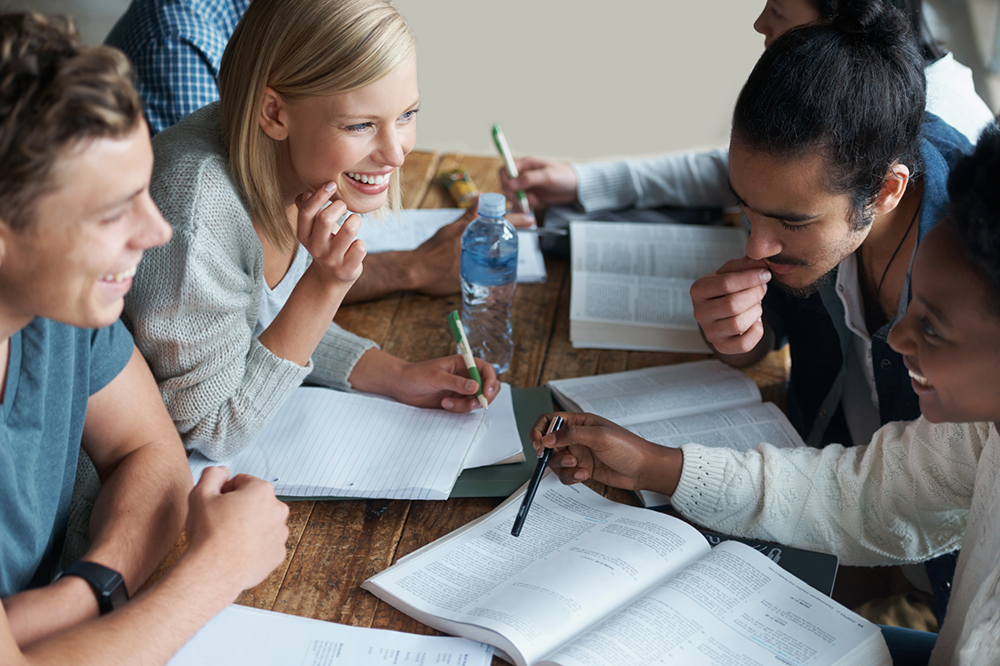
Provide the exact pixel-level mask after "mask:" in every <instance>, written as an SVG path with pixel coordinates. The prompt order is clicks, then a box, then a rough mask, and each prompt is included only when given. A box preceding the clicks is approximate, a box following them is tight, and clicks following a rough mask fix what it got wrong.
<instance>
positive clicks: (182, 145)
mask: <svg viewBox="0 0 1000 666" xmlns="http://www.w3.org/2000/svg"><path fill="white" fill-rule="evenodd" d="M219 88H220V92H221V100H220V102H219V103H218V104H212V105H209V106H207V107H205V108H203V109H201V110H200V111H198V112H196V113H194V114H192V115H191V116H189V117H188V118H186V119H185V120H184V121H182V122H181V123H179V124H177V125H175V126H174V127H172V128H170V129H169V130H167V131H165V132H163V133H161V134H159V135H157V136H156V137H155V140H154V142H153V145H154V152H155V156H156V162H155V168H154V173H153V181H152V186H151V192H152V195H153V198H154V199H155V201H156V203H157V204H158V205H159V206H160V208H161V210H162V211H163V214H164V217H165V218H166V219H167V221H169V222H170V224H171V225H172V226H173V228H174V240H173V241H172V242H171V243H170V244H168V245H167V246H165V247H163V248H159V249H158V250H157V251H155V252H151V253H149V254H148V255H147V260H146V261H145V262H143V265H142V267H141V268H140V269H139V272H138V273H137V274H136V276H135V287H134V288H133V290H132V292H131V293H130V294H129V298H128V299H127V302H126V321H127V322H128V323H129V324H130V325H131V327H132V329H133V331H134V334H135V338H136V341H137V343H138V345H139V348H140V349H141V350H142V352H143V354H144V355H145V356H146V358H147V359H148V361H149V363H150V365H151V367H152V369H153V373H154V375H155V376H156V379H157V382H158V383H159V386H160V390H161V392H162V394H163V398H164V401H165V402H166V404H167V408H168V409H169V411H170V413H171V415H172V417H173V419H174V422H175V424H176V425H177V428H178V430H179V431H180V432H181V434H182V437H183V439H184V441H185V445H186V446H187V447H188V448H189V449H197V450H199V451H201V452H202V453H203V454H205V455H206V456H208V457H210V458H213V459H216V460H224V459H226V458H229V457H232V456H233V455H234V454H235V453H237V452H238V451H239V450H240V449H242V448H243V447H244V446H245V445H246V444H247V443H249V442H250V441H252V440H253V438H254V437H255V436H256V434H257V433H258V432H259V430H260V429H261V427H262V426H263V425H264V424H265V423H266V421H267V420H268V419H269V418H270V417H271V415H273V414H274V412H275V410H276V409H277V408H278V407H279V406H280V405H281V404H282V403H283V402H284V401H285V400H286V399H287V398H288V396H289V395H290V394H291V392H292V391H293V390H294V389H295V388H296V387H297V386H298V385H299V384H301V383H302V382H303V381H304V380H305V379H307V378H308V380H309V381H310V382H312V383H318V384H322V385H326V386H329V387H332V388H337V389H342V390H349V389H352V388H353V389H357V390H362V391H368V392H372V393H378V394H382V395H385V396H388V397H391V398H395V399H397V400H399V401H401V402H405V403H407V404H411V405H417V406H421V407H441V408H444V409H447V410H450V411H455V412H463V411H468V410H471V409H474V408H475V405H476V404H477V402H476V400H475V398H474V395H473V394H474V393H475V391H476V385H475V382H473V381H472V380H470V379H469V378H468V376H467V374H466V372H465V368H464V366H463V364H462V362H461V358H460V357H458V356H453V357H446V358H440V359H435V360H432V361H427V362H423V363H407V362H404V361H402V360H400V359H397V358H394V357H393V356H390V355H389V354H387V353H385V352H383V351H381V350H380V349H378V348H377V346H376V345H375V344H374V343H373V342H371V341H370V340H365V339H362V338H359V337H357V336H355V335H352V334H350V333H347V332H346V331H343V330H341V329H340V328H339V327H337V326H336V325H335V324H332V323H331V321H332V319H333V315H334V314H335V313H336V311H337V308H338V307H339V306H340V303H341V301H342V300H343V298H344V295H345V294H346V293H347V291H348V289H350V287H351V285H352V284H353V283H354V281H355V280H357V279H358V276H359V275H360V274H361V271H362V268H363V260H364V257H365V247H364V243H363V242H361V241H359V240H356V239H355V235H356V234H357V231H358V229H359V226H360V224H361V220H360V218H359V217H358V216H357V215H354V214H350V215H349V214H348V211H350V213H369V212H373V211H378V210H380V209H382V208H383V207H384V206H388V207H390V208H397V207H398V206H399V172H398V169H399V167H400V166H402V164H403V158H404V157H405V155H406V154H407V153H408V152H409V151H410V150H411V149H412V148H413V145H414V142H415V141H416V114H417V109H418V105H419V101H420V100H419V92H418V90H417V78H416V60H415V42H414V38H413V35H412V33H411V32H410V30H409V28H408V27H407V25H406V23H405V22H404V20H403V18H402V17H401V16H400V15H399V13H398V12H397V11H396V10H395V9H394V8H393V7H392V6H391V5H390V4H389V3H388V2H387V1H385V0H347V1H344V0H254V2H253V3H251V6H250V8H249V9H248V10H247V13H246V14H245V15H244V17H243V19H242V21H241V22H240V24H239V26H237V28H236V31H235V33H234V34H233V37H232V39H231V40H230V42H229V45H228V46H227V48H226V52H225V55H224V56H223V60H222V67H221V70H220V73H219ZM345 215H347V218H346V221H344V222H343V225H342V226H340V227H338V221H339V220H341V219H342V218H344V216H345ZM477 364H478V366H479V371H480V373H481V374H482V377H483V382H484V392H485V394H486V396H487V398H488V399H491V400H492V399H493V398H494V397H495V396H496V394H497V392H498V390H499V388H500V385H499V382H498V381H497V379H496V374H495V372H494V371H493V368H492V367H491V366H490V365H489V364H487V363H485V362H482V361H477Z"/></svg>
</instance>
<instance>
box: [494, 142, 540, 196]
mask: <svg viewBox="0 0 1000 666" xmlns="http://www.w3.org/2000/svg"><path fill="white" fill-rule="evenodd" d="M493 143H495V144H496V147H497V151H499V153H500V157H502V158H503V166H504V168H505V169H507V175H508V176H510V177H511V178H517V177H518V176H519V174H518V173H517V166H515V165H514V157H513V155H511V153H510V146H508V145H507V137H505V136H504V133H503V130H502V129H501V128H500V123H497V124H495V125H493ZM517 205H518V206H519V207H520V208H521V212H522V213H525V214H530V213H531V206H529V205H528V195H526V194H525V193H524V190H518V191H517Z"/></svg>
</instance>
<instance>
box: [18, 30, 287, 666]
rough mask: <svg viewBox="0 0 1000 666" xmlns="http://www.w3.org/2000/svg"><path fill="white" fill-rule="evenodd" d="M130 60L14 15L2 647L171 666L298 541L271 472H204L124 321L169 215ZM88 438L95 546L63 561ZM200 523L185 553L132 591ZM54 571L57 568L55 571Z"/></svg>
mask: <svg viewBox="0 0 1000 666" xmlns="http://www.w3.org/2000/svg"><path fill="white" fill-rule="evenodd" d="M131 79H132V74H131V70H130V68H129V65H128V61H127V60H126V59H125V57H124V56H123V55H122V54H121V53H120V52H118V51H115V50H114V49H110V48H107V47H97V48H93V49H88V48H85V47H83V46H82V45H81V44H80V42H79V40H78V38H77V35H76V33H75V30H73V29H72V27H71V26H70V25H68V24H64V23H62V22H59V21H57V20H55V19H48V18H45V17H43V16H41V15H39V14H8V15H3V16H0V81H2V82H3V85H2V86H0V415H2V416H0V506H2V511H0V597H2V600H3V604H2V608H0V663H3V664H12V665H13V664H50V663H63V664H65V663H73V664H109V663H124V662H126V661H127V662H128V663H131V664H164V663H166V662H167V660H168V659H169V658H170V657H171V656H172V655H173V653H174V652H176V651H177V650H178V649H180V648H181V646H183V644H184V643H185V642H186V641H187V640H188V639H189V638H190V637H191V636H193V635H194V633H195V632H196V631H197V630H198V629H199V628H200V627H201V626H202V625H203V624H204V623H205V622H207V621H208V620H209V619H210V618H211V617H212V616H214V615H215V614H216V613H218V612H219V611H221V610H222V609H223V608H224V607H225V606H226V605H228V604H229V603H231V602H232V601H233V600H234V599H235V598H236V596H237V594H239V592H241V591H242V590H243V589H245V588H248V587H252V586H253V585H256V584H257V583H259V582H260V581H261V580H262V579H263V578H264V577H265V576H266V575H267V574H268V573H269V572H270V571H271V570H272V569H273V568H274V567H275V566H277V565H278V564H280V563H281V561H282V560H283V559H284V556H285V548H284V543H285V540H286V538H287V534H288V529H287V527H286V526H285V520H286V518H287V515H288V509H287V507H286V506H285V505H284V504H282V503H281V502H279V501H278V500H277V499H276V498H275V496H274V492H273V490H272V488H271V486H270V485H269V484H267V483H265V482H263V481H261V480H259V479H253V478H251V477H245V476H240V477H236V478H234V479H232V480H228V476H229V474H228V472H227V471H226V470H225V469H223V468H211V469H209V470H208V471H207V472H206V474H205V475H204V476H203V477H202V479H201V481H200V482H199V483H198V485H197V486H196V487H195V488H194V489H193V490H192V481H191V471H190V469H189V468H188V466H187V461H186V459H185V456H184V449H183V446H182V445H181V442H180V439H179V438H178V436H177V432H176V430H175V429H174V427H173V423H172V422H171V420H170V417H169V415H168V414H167V411H166V409H165V408H164V406H163V403H162V401H161V399H160V395H159V392H158V391H157V388H156V383H155V382H154V381H153V378H152V376H151V375H150V372H149V369H148V368H147V367H146V365H145V363H144V362H143V360H142V356H141V355H140V354H139V352H138V351H137V350H136V349H135V345H134V344H133V342H132V338H131V337H130V336H129V334H128V331H127V330H126V329H125V327H124V326H123V325H122V323H121V322H120V321H119V319H118V317H119V314H120V313H121V311H122V306H123V296H124V294H125V292H126V291H128V289H129V286H130V284H131V275H132V273H133V272H134V271H135V267H136V265H137V264H138V263H139V261H140V260H141V258H142V255H143V252H144V251H146V250H148V249H149V248H151V247H154V246H156V245H160V244H162V243H165V242H167V240H168V239H169V238H170V227H169V225H167V224H166V223H165V222H164V220H163V218H162V217H161V216H160V213H159V211H158V210H157V208H156V206H155V205H154V204H153V201H152V200H151V199H150V196H149V190H148V185H149V178H150V174H151V172H152V166H153V155H152V150H151V147H150V143H149V132H148V131H147V129H146V125H145V122H144V121H143V118H142V112H141V106H140V102H139V98H138V95H137V94H136V92H135V89H134V88H133V86H132V83H131ZM81 444H82V446H83V448H84V449H85V450H86V452H87V453H88V454H89V456H90V458H91V459H93V462H94V465H95V466H96V467H97V470H98V473H99V474H100V477H101V481H102V484H101V490H100V494H99V496H98V499H97V503H96V505H95V508H94V512H93V516H92V518H91V520H90V535H91V544H90V547H89V549H88V550H87V551H86V553H85V555H84V557H83V558H82V559H81V560H80V561H77V562H74V563H73V564H71V565H70V566H69V567H67V568H66V569H65V570H64V571H62V572H61V576H59V577H58V578H55V576H56V575H57V574H59V573H60V571H59V568H58V556H59V551H60V549H61V547H62V543H63V540H64V538H65V531H66V525H67V521H68V516H69V511H70V507H69V505H70V497H71V494H72V492H73V479H74V475H75V470H76V466H77V459H78V452H79V450H80V447H81ZM185 525H186V532H187V538H188V542H189V546H188V548H187V550H186V552H185V553H184V555H183V556H182V557H181V559H180V560H179V561H178V562H177V564H176V566H175V567H174V568H173V569H172V570H171V571H170V572H168V573H167V574H166V575H165V576H164V577H162V578H161V579H160V580H159V581H158V582H157V583H156V584H155V585H153V586H152V587H151V588H150V589H149V590H148V591H146V592H145V593H143V594H142V595H139V596H137V598H135V599H134V600H132V601H128V597H129V596H136V595H137V593H138V591H139V589H140V587H141V586H142V585H143V583H144V582H145V581H146V579H147V578H148V577H149V575H150V574H151V573H152V572H153V570H154V569H155V567H156V566H157V565H158V564H159V563H160V562H161V561H162V559H163V558H164V556H165V555H166V554H167V552H168V551H169V550H170V548H171V547H172V546H173V544H174V543H175V541H176V540H177V537H178V536H179V534H180V530H181V528H182V527H185ZM54 578H55V579H54Z"/></svg>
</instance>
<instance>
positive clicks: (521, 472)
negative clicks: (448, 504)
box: [449, 386, 552, 497]
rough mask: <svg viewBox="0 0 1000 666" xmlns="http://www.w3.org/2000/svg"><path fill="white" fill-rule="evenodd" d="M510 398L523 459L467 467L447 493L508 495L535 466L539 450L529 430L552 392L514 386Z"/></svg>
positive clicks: (548, 408) (549, 401)
mask: <svg viewBox="0 0 1000 666" xmlns="http://www.w3.org/2000/svg"><path fill="white" fill-rule="evenodd" d="M511 399H512V401H513V403H514V418H515V419H516V420H517V432H518V434H520V435H521V448H522V449H523V450H524V462H519V463H512V464H510V465H488V466H486V467H476V468H474V469H467V470H465V471H464V472H462V473H461V474H459V475H458V481H456V482H455V487H454V488H452V490H451V495H449V497H508V496H510V495H511V494H512V493H513V492H514V491H515V490H517V489H518V488H520V487H521V486H523V485H524V483H525V482H526V481H527V480H528V478H529V477H530V476H531V473H532V472H533V471H534V470H535V460H536V459H537V458H538V454H536V453H535V449H534V448H533V447H532V446H531V439H530V438H529V437H528V434H529V433H530V432H531V426H533V425H535V421H536V420H537V419H538V417H539V416H541V415H542V414H548V413H549V412H551V411H552V394H550V393H549V389H547V388H546V387H544V386H539V387H537V388H515V389H512V391H511Z"/></svg>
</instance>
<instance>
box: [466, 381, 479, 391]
mask: <svg viewBox="0 0 1000 666" xmlns="http://www.w3.org/2000/svg"><path fill="white" fill-rule="evenodd" d="M478 386H479V384H477V383H476V382H474V381H472V380H471V379H470V380H469V381H467V382H465V390H466V391H475V390H476V388H477V387H478Z"/></svg>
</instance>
